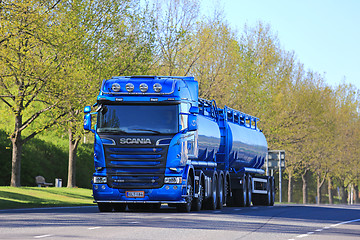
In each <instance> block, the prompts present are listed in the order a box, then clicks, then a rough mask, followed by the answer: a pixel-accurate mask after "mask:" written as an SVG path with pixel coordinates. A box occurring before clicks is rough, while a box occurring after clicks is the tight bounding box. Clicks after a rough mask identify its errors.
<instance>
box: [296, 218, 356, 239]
mask: <svg viewBox="0 0 360 240" xmlns="http://www.w3.org/2000/svg"><path fill="white" fill-rule="evenodd" d="M353 222H360V218H359V219H354V220H350V221H345V222H340V223H336V224H332V225H330V226H326V227H323V228H322V229H316V230H315V231H314V232H308V233H307V234H301V235H299V236H296V237H297V238H303V237H308V236H309V235H311V234H314V233H315V232H321V231H323V230H326V229H330V228H331V227H337V226H340V225H343V224H347V223H353ZM289 240H293V239H289Z"/></svg>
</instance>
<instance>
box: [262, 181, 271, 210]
mask: <svg viewBox="0 0 360 240" xmlns="http://www.w3.org/2000/svg"><path fill="white" fill-rule="evenodd" d="M271 185H272V184H271V179H270V178H268V179H267V188H266V196H264V205H265V206H271V198H272V193H271V192H272V186H271Z"/></svg>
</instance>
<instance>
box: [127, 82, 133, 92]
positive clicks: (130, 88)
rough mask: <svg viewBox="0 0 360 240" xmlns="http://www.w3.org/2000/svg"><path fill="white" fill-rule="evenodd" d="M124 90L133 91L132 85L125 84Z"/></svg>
mask: <svg viewBox="0 0 360 240" xmlns="http://www.w3.org/2000/svg"><path fill="white" fill-rule="evenodd" d="M125 88H126V91H128V92H132V91H134V84H132V83H127V84H126V85H125Z"/></svg>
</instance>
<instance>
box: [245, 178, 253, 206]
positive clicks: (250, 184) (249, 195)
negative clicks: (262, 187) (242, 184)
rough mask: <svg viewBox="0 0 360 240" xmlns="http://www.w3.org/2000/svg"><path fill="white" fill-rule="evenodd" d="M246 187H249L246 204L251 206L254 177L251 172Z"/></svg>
mask: <svg viewBox="0 0 360 240" xmlns="http://www.w3.org/2000/svg"><path fill="white" fill-rule="evenodd" d="M246 187H247V194H246V195H247V198H246V206H247V207H250V206H251V201H252V177H251V175H250V174H248V175H247V177H246Z"/></svg>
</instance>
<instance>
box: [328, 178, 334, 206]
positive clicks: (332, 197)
mask: <svg viewBox="0 0 360 240" xmlns="http://www.w3.org/2000/svg"><path fill="white" fill-rule="evenodd" d="M328 194H329V204H333V203H334V196H333V194H332V180H331V177H328Z"/></svg>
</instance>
